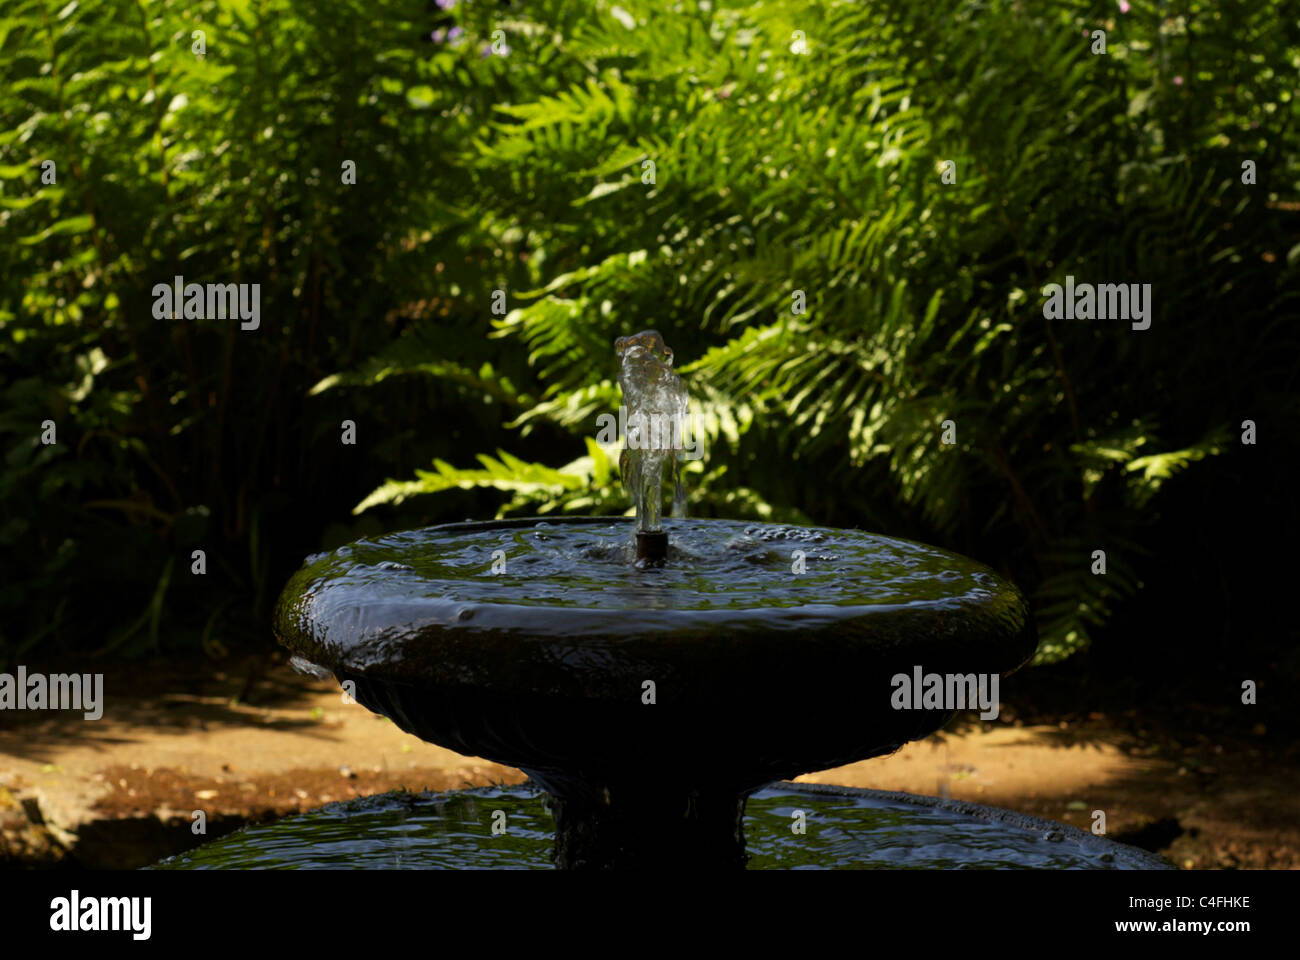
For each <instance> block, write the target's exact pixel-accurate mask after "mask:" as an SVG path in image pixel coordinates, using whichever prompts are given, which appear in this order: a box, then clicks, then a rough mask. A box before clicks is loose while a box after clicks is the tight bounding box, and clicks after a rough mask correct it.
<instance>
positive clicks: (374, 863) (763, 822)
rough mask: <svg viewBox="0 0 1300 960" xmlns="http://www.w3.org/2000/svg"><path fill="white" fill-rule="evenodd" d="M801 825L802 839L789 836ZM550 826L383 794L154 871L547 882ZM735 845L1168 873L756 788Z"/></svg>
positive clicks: (905, 860)
mask: <svg viewBox="0 0 1300 960" xmlns="http://www.w3.org/2000/svg"><path fill="white" fill-rule="evenodd" d="M798 812H802V813H803V814H804V821H805V832H803V833H796V832H794V831H793V830H792V829H791V825H792V823H793V822H794V820H795V815H796V813H798ZM495 823H499V824H500V825H501V828H502V829H501V831H500V832H494V824H495ZM551 826H552V825H551V815H550V813H549V812H548V810H547V804H546V795H545V794H544V793H542V792H541V791H540V789H538V788H530V787H529V786H528V785H524V786H523V787H510V788H500V787H482V788H478V789H474V790H462V791H456V792H452V793H442V794H428V793H426V794H402V793H388V794H381V795H379V796H374V797H365V798H362V799H359V800H349V801H346V802H341V803H332V804H329V805H328V806H325V807H322V808H320V809H319V810H314V811H312V812H310V813H307V814H303V815H300V816H294V817H288V818H286V819H283V820H279V821H277V822H275V823H272V824H259V825H254V826H249V827H245V828H244V829H242V830H239V831H237V832H235V833H233V834H231V835H229V836H226V837H223V838H221V839H219V840H214V841H212V842H211V843H207V844H204V845H203V846H201V847H198V848H196V849H194V850H191V851H188V852H186V853H183V854H179V855H177V856H175V857H171V858H169V859H167V860H164V861H163V862H162V863H160V864H158V865H157V867H156V868H155V869H163V870H313V869H316V870H466V869H471V870H473V869H477V870H545V869H549V868H551V867H552V863H551V844H552V834H551ZM745 833H746V836H747V838H748V852H749V856H750V860H749V868H750V869H759V870H762V869H774V870H790V869H794V870H805V869H813V870H816V869H825V870H952V869H983V870H989V869H993V870H996V869H1028V870H1168V869H1172V868H1171V867H1170V865H1169V864H1168V863H1167V862H1165V861H1164V860H1163V859H1161V858H1160V857H1158V856H1156V855H1155V854H1151V853H1148V852H1146V851H1145V850H1140V849H1138V848H1136V847H1131V846H1128V845H1126V844H1121V843H1115V842H1114V841H1110V840H1106V839H1104V838H1101V837H1095V836H1093V835H1091V834H1089V833H1085V832H1083V831H1081V830H1078V829H1076V828H1074V827H1070V826H1065V825H1062V824H1060V823H1055V822H1053V821H1049V820H1042V819H1039V818H1037V817H1030V816H1027V815H1024V814H1019V813H1013V812H1011V811H1008V810H999V809H997V808H994V807H986V806H979V805H976V804H966V803H960V802H955V801H945V800H939V799H937V798H932V797H915V796H910V795H908V794H898V793H882V792H880V791H876V790H856V789H853V788H849V787H828V786H822V785H812V784H792V783H781V784H774V785H773V786H771V787H765V788H764V789H762V790H759V791H758V792H757V793H755V794H753V795H752V796H750V798H749V800H748V803H747V809H746V817H745Z"/></svg>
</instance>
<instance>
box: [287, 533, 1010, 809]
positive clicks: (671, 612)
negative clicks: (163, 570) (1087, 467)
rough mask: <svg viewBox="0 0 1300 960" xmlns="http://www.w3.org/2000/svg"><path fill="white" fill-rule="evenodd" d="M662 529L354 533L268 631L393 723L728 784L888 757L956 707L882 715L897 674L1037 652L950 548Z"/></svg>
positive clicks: (974, 665)
mask: <svg viewBox="0 0 1300 960" xmlns="http://www.w3.org/2000/svg"><path fill="white" fill-rule="evenodd" d="M665 526H666V528H667V530H668V535H669V540H670V543H671V544H672V547H671V552H670V555H669V559H668V564H667V565H666V566H665V567H663V568H660V569H649V570H646V569H637V568H636V567H635V566H634V565H633V563H632V557H633V547H632V530H633V523H632V521H631V520H628V519H625V518H559V519H551V520H545V521H538V520H511V521H495V522H486V523H466V524H448V525H443V526H437V527H429V528H426V529H423V530H415V531H409V532H405V533H397V534H392V535H389V536H385V537H379V538H375V539H371V540H362V541H358V542H356V543H353V544H350V545H349V546H346V547H343V548H340V549H339V550H337V551H334V552H333V553H330V554H324V555H317V556H315V557H311V558H308V561H307V562H306V564H305V565H304V566H303V568H302V569H301V570H299V571H298V572H297V573H296V574H295V575H294V576H293V578H292V579H291V580H290V582H289V584H288V585H287V586H286V588H285V591H284V593H283V595H282V596H281V599H280V603H279V606H278V608H277V611H276V632H277V635H278V636H279V638H280V641H281V642H282V643H283V644H284V645H285V646H287V647H289V648H290V649H291V650H292V651H293V652H294V653H295V654H297V655H298V656H300V657H302V658H304V659H306V660H308V661H311V662H313V663H316V664H320V665H323V666H325V667H327V668H329V669H330V670H332V671H333V672H334V673H335V675H336V676H338V678H339V679H340V680H341V681H343V682H344V683H345V684H346V683H347V682H348V681H351V682H352V683H353V684H354V685H355V687H354V689H355V696H356V697H357V699H358V700H359V701H360V702H361V703H363V704H364V705H366V706H367V707H369V708H370V709H372V710H375V711H377V712H380V713H383V714H385V715H387V716H389V717H391V718H392V719H393V720H394V721H395V722H396V723H397V724H398V725H399V726H401V727H402V728H403V729H405V730H407V731H409V732H411V733H414V734H415V735H416V736H419V737H421V738H422V739H425V740H429V741H431V742H434V743H438V744H441V745H443V746H447V747H449V748H451V749H454V750H457V751H459V752H462V753H467V754H471V755H476V756H481V757H486V758H488V759H491V760H495V761H497V762H500V763H504V764H508V765H511V766H515V767H520V768H522V769H524V770H527V771H528V772H529V773H530V774H531V775H532V776H534V777H535V778H536V779H538V780H539V781H540V782H541V783H542V784H543V785H547V786H550V787H559V788H563V787H564V786H565V784H572V783H574V782H575V781H582V782H591V781H593V780H594V781H596V782H619V781H625V780H628V779H633V778H634V779H637V780H643V779H645V778H647V777H660V778H663V777H667V778H669V779H670V780H671V781H672V782H675V783H690V784H709V785H711V786H717V787H722V788H724V789H728V790H737V791H746V790H749V789H753V788H755V787H757V786H759V785H761V784H764V783H767V782H770V781H771V780H774V779H778V778H784V777H793V776H796V775H798V774H801V773H807V772H810V771H813V770H819V769H824V768H826V767H830V766H837V765H840V764H843V763H849V762H853V761H856V760H861V759H866V758H868V757H871V756H877V755H880V754H883V753H888V752H892V751H893V750H895V749H897V748H898V747H899V746H901V745H902V744H903V743H905V742H907V741H908V740H913V739H918V738H920V737H923V736H926V735H927V734H929V733H931V732H933V731H934V730H936V729H938V728H939V727H941V726H942V725H943V724H944V723H945V722H946V721H947V720H948V718H949V717H950V716H951V715H952V712H951V711H950V710H897V709H894V707H893V706H892V705H891V696H892V694H893V693H894V688H893V685H892V684H891V678H892V677H894V676H895V675H896V674H899V673H903V674H907V675H908V676H911V675H912V673H913V671H914V670H915V669H916V668H918V667H919V668H921V669H923V670H924V672H925V673H927V674H928V673H940V674H968V673H976V674H1003V675H1004V674H1006V673H1008V672H1010V671H1012V670H1014V669H1015V668H1017V667H1019V666H1020V665H1022V664H1023V663H1024V662H1025V661H1026V660H1027V659H1028V658H1029V657H1030V656H1031V655H1032V654H1033V652H1034V647H1035V634H1034V630H1033V627H1032V623H1031V621H1030V618H1029V614H1028V608H1027V605H1026V603H1025V599H1024V597H1023V596H1022V595H1021V593H1020V592H1019V590H1017V589H1016V588H1015V587H1014V586H1013V585H1011V584H1010V583H1008V582H1007V581H1005V580H1004V579H1002V578H1001V577H999V576H998V575H997V574H995V573H994V572H993V571H992V570H990V569H988V568H987V567H984V566H983V565H981V564H979V563H976V562H975V561H973V560H970V559H968V558H965V557H962V556H958V555H956V554H952V553H948V552H946V551H942V550H938V549H936V548H934V547H930V546H926V545H924V544H919V543H914V542H911V541H906V540H898V539H893V538H888V537H882V536H877V535H874V534H869V533H864V532H860V531H853V530H838V529H828V528H819V527H798V526H772V525H762V524H753V523H744V522H735V521H722V520H671V521H666V523H665ZM502 561H504V570H502V569H501V566H502ZM494 564H495V569H496V570H497V571H498V572H495V573H494V572H493V571H494ZM796 569H799V570H800V571H801V572H799V573H796V572H794V571H795V570H796ZM972 706H973V705H972Z"/></svg>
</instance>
